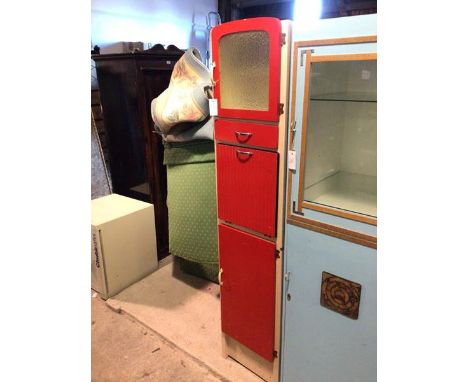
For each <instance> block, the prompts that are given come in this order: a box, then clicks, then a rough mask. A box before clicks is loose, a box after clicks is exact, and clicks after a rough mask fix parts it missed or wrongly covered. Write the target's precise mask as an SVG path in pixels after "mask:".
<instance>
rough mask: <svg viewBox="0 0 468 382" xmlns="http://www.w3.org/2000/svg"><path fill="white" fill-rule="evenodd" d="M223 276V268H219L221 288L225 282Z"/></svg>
mask: <svg viewBox="0 0 468 382" xmlns="http://www.w3.org/2000/svg"><path fill="white" fill-rule="evenodd" d="M222 275H223V268H219V272H218V282H219V286H223V281H222V280H221V276H222Z"/></svg>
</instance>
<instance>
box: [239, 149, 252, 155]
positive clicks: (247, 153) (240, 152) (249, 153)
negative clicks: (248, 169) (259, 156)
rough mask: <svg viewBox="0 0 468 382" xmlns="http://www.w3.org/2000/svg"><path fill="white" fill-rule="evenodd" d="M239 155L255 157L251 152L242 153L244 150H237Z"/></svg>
mask: <svg viewBox="0 0 468 382" xmlns="http://www.w3.org/2000/svg"><path fill="white" fill-rule="evenodd" d="M236 151H237V153H238V154H244V155H248V156H251V155H253V153H251V152H250V151H242V150H236Z"/></svg>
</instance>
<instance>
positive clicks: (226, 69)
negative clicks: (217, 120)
mask: <svg viewBox="0 0 468 382" xmlns="http://www.w3.org/2000/svg"><path fill="white" fill-rule="evenodd" d="M268 42H269V38H268V33H266V32H265V31H249V32H241V33H234V34H229V35H226V36H223V37H222V38H221V40H220V41H219V65H220V67H221V70H220V75H219V76H220V81H221V82H222V85H223V86H222V87H221V98H220V102H221V107H222V108H223V109H243V110H268V89H269V83H268V74H269V59H270V54H269V44H268Z"/></svg>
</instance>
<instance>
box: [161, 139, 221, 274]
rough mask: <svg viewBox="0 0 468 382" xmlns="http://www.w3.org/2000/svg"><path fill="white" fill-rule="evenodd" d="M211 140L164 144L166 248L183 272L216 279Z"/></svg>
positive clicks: (216, 242) (214, 197) (213, 169)
mask: <svg viewBox="0 0 468 382" xmlns="http://www.w3.org/2000/svg"><path fill="white" fill-rule="evenodd" d="M214 158H215V155H214V143H213V141H205V140H195V141H190V142H177V143H167V142H166V143H165V144H164V164H165V165H166V166H167V208H168V212H169V250H170V252H171V254H172V255H174V256H177V257H178V258H179V263H180V268H181V270H182V271H184V272H186V273H190V274H193V275H196V276H199V277H203V278H206V279H208V280H211V281H213V282H216V283H217V282H218V270H219V264H218V236H217V234H218V233H217V214H216V181H215V163H214Z"/></svg>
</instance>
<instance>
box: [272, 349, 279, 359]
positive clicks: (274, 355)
mask: <svg viewBox="0 0 468 382" xmlns="http://www.w3.org/2000/svg"><path fill="white" fill-rule="evenodd" d="M273 358H278V351H277V350H273Z"/></svg>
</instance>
